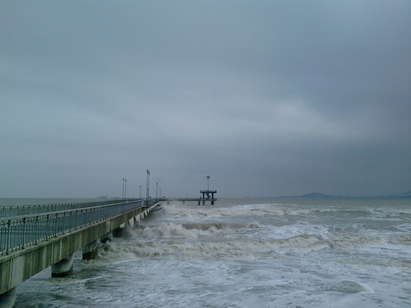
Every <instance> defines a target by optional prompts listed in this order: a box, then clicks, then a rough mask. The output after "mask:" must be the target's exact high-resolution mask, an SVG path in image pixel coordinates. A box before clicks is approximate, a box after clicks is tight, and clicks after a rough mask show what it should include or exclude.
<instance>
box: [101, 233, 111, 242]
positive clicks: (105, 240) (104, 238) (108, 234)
mask: <svg viewBox="0 0 411 308" xmlns="http://www.w3.org/2000/svg"><path fill="white" fill-rule="evenodd" d="M112 240H113V234H111V232H110V233H107V234H105V235H104V236H103V237H102V238H101V240H100V241H101V242H102V243H103V244H105V243H107V242H111V241H112Z"/></svg>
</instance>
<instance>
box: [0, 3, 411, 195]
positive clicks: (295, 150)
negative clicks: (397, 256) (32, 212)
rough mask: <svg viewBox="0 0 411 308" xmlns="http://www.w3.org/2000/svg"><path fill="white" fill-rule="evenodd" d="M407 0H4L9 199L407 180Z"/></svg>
mask: <svg viewBox="0 0 411 308" xmlns="http://www.w3.org/2000/svg"><path fill="white" fill-rule="evenodd" d="M410 12H411V4H410V2H409V1H408V0H403V1H402V0H396V1H375V0H362V1H357V0H356V1H354V0H348V1H320V0H318V1H173V2H166V1H161V2H160V1H70V2H63V1H43V2H41V3H39V2H23V1H21V2H20V1H3V2H2V3H1V4H0V93H1V97H0V107H1V113H0V123H1V124H0V127H1V130H0V138H1V152H0V159H1V160H0V166H1V170H2V173H1V175H0V195H2V196H5V197H7V196H69V197H70V196H93V195H100V194H110V195H113V194H118V191H119V190H120V189H119V188H120V185H121V182H120V178H121V176H123V175H127V176H128V177H129V184H130V185H133V187H134V188H130V191H133V190H134V191H137V185H138V184H143V183H144V170H145V168H147V167H149V168H152V170H153V172H152V173H153V174H155V177H158V178H160V181H161V182H162V183H163V184H162V185H163V187H164V188H163V190H164V191H165V192H168V193H173V194H175V195H190V194H196V192H197V191H198V188H199V186H200V185H202V184H203V177H204V175H206V174H211V175H212V176H213V178H214V179H215V185H216V187H218V188H219V189H221V190H222V191H223V192H224V195H226V196H230V195H231V196H233V195H278V194H288V193H304V192H310V191H323V192H327V193H340V194H373V193H385V192H396V191H403V190H408V189H409V186H410V183H411V175H410V173H409V170H411V163H410V159H409V156H410V152H411V142H410V138H409V135H410V131H411V129H410V124H409V123H410V122H409V117H410V115H411V103H410V99H411V93H410V88H409V85H410V84H411V83H410V76H411V56H410V54H411V40H409V37H410V34H411V33H410V29H411V19H410V18H409V14H410Z"/></svg>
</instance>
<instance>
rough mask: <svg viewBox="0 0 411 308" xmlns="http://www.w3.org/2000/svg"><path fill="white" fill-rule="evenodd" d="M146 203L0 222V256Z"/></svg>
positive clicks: (123, 204) (55, 212)
mask: <svg viewBox="0 0 411 308" xmlns="http://www.w3.org/2000/svg"><path fill="white" fill-rule="evenodd" d="M142 206H143V202H142V201H141V200H138V201H133V202H130V201H127V202H124V201H123V202H120V203H119V202H117V203H110V204H106V205H98V206H92V207H85V208H79V209H70V210H64V211H54V212H47V213H41V214H31V215H26V216H24V217H23V216H20V217H13V218H2V219H0V255H6V254H9V253H11V252H14V251H16V250H19V249H23V248H26V247H29V246H32V245H36V244H38V243H39V242H41V241H45V240H48V239H50V238H53V237H57V236H61V235H62V234H65V233H68V232H71V231H73V230H76V229H79V228H82V227H84V226H87V225H89V224H94V223H96V222H99V221H104V220H106V219H108V218H110V217H114V216H117V215H120V214H122V213H125V212H127V211H129V210H131V209H135V208H138V207H142Z"/></svg>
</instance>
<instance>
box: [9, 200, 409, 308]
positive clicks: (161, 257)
mask: <svg viewBox="0 0 411 308" xmlns="http://www.w3.org/2000/svg"><path fill="white" fill-rule="evenodd" d="M82 306H91V307H362V308H366V307H411V200H410V199H402V200H401V199H398V200H388V199H387V200H342V199H335V200H333V199H276V200H223V201H219V202H217V204H216V205H215V206H208V205H207V206H198V205H196V204H194V203H185V204H183V203H181V202H170V203H166V202H165V203H163V205H162V209H161V210H160V211H157V212H154V213H153V214H152V215H151V216H150V217H148V218H146V219H145V220H144V221H142V223H141V224H139V225H136V226H134V227H132V228H129V229H128V231H127V234H126V236H125V237H124V238H122V239H114V240H113V241H112V242H110V243H108V244H105V245H103V246H101V247H100V249H99V254H98V257H97V258H96V259H95V260H92V261H82V260H81V255H80V254H78V255H77V259H76V260H75V265H74V273H73V274H72V275H71V276H69V277H66V278H50V270H45V271H43V272H42V273H40V274H38V275H36V276H34V277H33V278H31V279H30V280H28V281H26V282H24V283H23V284H21V285H20V286H19V287H18V288H17V303H16V307H82Z"/></svg>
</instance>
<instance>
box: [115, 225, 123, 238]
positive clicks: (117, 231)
mask: <svg viewBox="0 0 411 308" xmlns="http://www.w3.org/2000/svg"><path fill="white" fill-rule="evenodd" d="M123 233H124V227H123V228H121V227H120V228H117V229H114V230H113V237H122V236H123Z"/></svg>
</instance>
